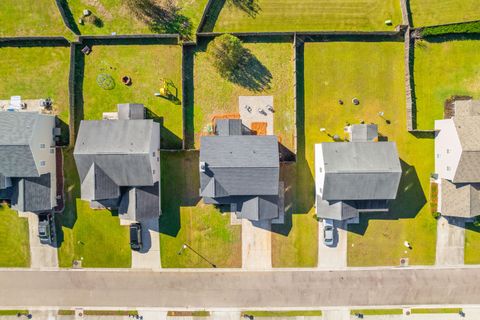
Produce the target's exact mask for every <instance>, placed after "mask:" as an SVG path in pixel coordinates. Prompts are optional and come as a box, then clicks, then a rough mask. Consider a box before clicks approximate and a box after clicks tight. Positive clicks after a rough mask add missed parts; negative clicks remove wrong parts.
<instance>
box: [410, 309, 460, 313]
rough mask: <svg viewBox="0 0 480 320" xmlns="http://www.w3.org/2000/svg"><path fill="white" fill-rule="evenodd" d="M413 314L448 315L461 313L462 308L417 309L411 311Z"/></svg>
mask: <svg viewBox="0 0 480 320" xmlns="http://www.w3.org/2000/svg"><path fill="white" fill-rule="evenodd" d="M411 312H412V314H438V313H440V314H447V313H460V312H462V308H415V309H411Z"/></svg>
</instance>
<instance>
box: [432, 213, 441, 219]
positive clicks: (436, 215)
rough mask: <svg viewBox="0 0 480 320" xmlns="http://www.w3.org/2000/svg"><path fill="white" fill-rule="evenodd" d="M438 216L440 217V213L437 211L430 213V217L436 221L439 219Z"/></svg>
mask: <svg viewBox="0 0 480 320" xmlns="http://www.w3.org/2000/svg"><path fill="white" fill-rule="evenodd" d="M440 216H441V214H440V212H438V211H435V212H432V217H433V218H434V219H438V218H440Z"/></svg>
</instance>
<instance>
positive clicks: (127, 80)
mask: <svg viewBox="0 0 480 320" xmlns="http://www.w3.org/2000/svg"><path fill="white" fill-rule="evenodd" d="M122 83H123V84H124V85H126V86H130V85H131V84H132V78H130V77H129V76H123V77H122Z"/></svg>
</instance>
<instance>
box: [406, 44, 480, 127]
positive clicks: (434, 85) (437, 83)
mask: <svg viewBox="0 0 480 320" xmlns="http://www.w3.org/2000/svg"><path fill="white" fill-rule="evenodd" d="M454 40H455V39H452V40H450V41H448V40H445V39H442V38H434V39H433V40H431V41H420V42H417V44H416V46H415V65H414V70H415V71H414V77H415V94H416V98H417V99H416V104H417V128H418V129H421V130H431V129H433V128H434V121H435V120H438V119H443V108H444V104H445V100H446V99H448V98H450V97H451V96H454V95H460V96H461V95H468V96H473V97H474V98H477V99H478V98H480V72H479V71H478V70H479V69H480V56H479V55H478V52H480V41H478V40H463V41H460V39H458V41H454ZM432 72H433V74H432Z"/></svg>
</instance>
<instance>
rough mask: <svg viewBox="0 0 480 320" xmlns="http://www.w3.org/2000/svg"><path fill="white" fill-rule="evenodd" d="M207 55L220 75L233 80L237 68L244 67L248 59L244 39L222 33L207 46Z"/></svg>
mask: <svg viewBox="0 0 480 320" xmlns="http://www.w3.org/2000/svg"><path fill="white" fill-rule="evenodd" d="M207 55H208V56H209V58H210V60H211V62H212V64H213V65H214V66H215V68H216V69H217V71H218V72H219V73H220V75H221V76H222V77H224V78H226V79H229V80H231V79H232V78H233V76H234V73H235V70H237V69H239V68H242V66H243V64H244V63H245V62H246V60H247V59H248V57H247V50H246V49H245V48H244V47H243V44H242V41H240V39H238V38H237V37H235V36H232V35H231V34H224V35H221V36H219V37H217V38H215V40H213V41H212V42H211V43H210V44H209V45H208V48H207Z"/></svg>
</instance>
